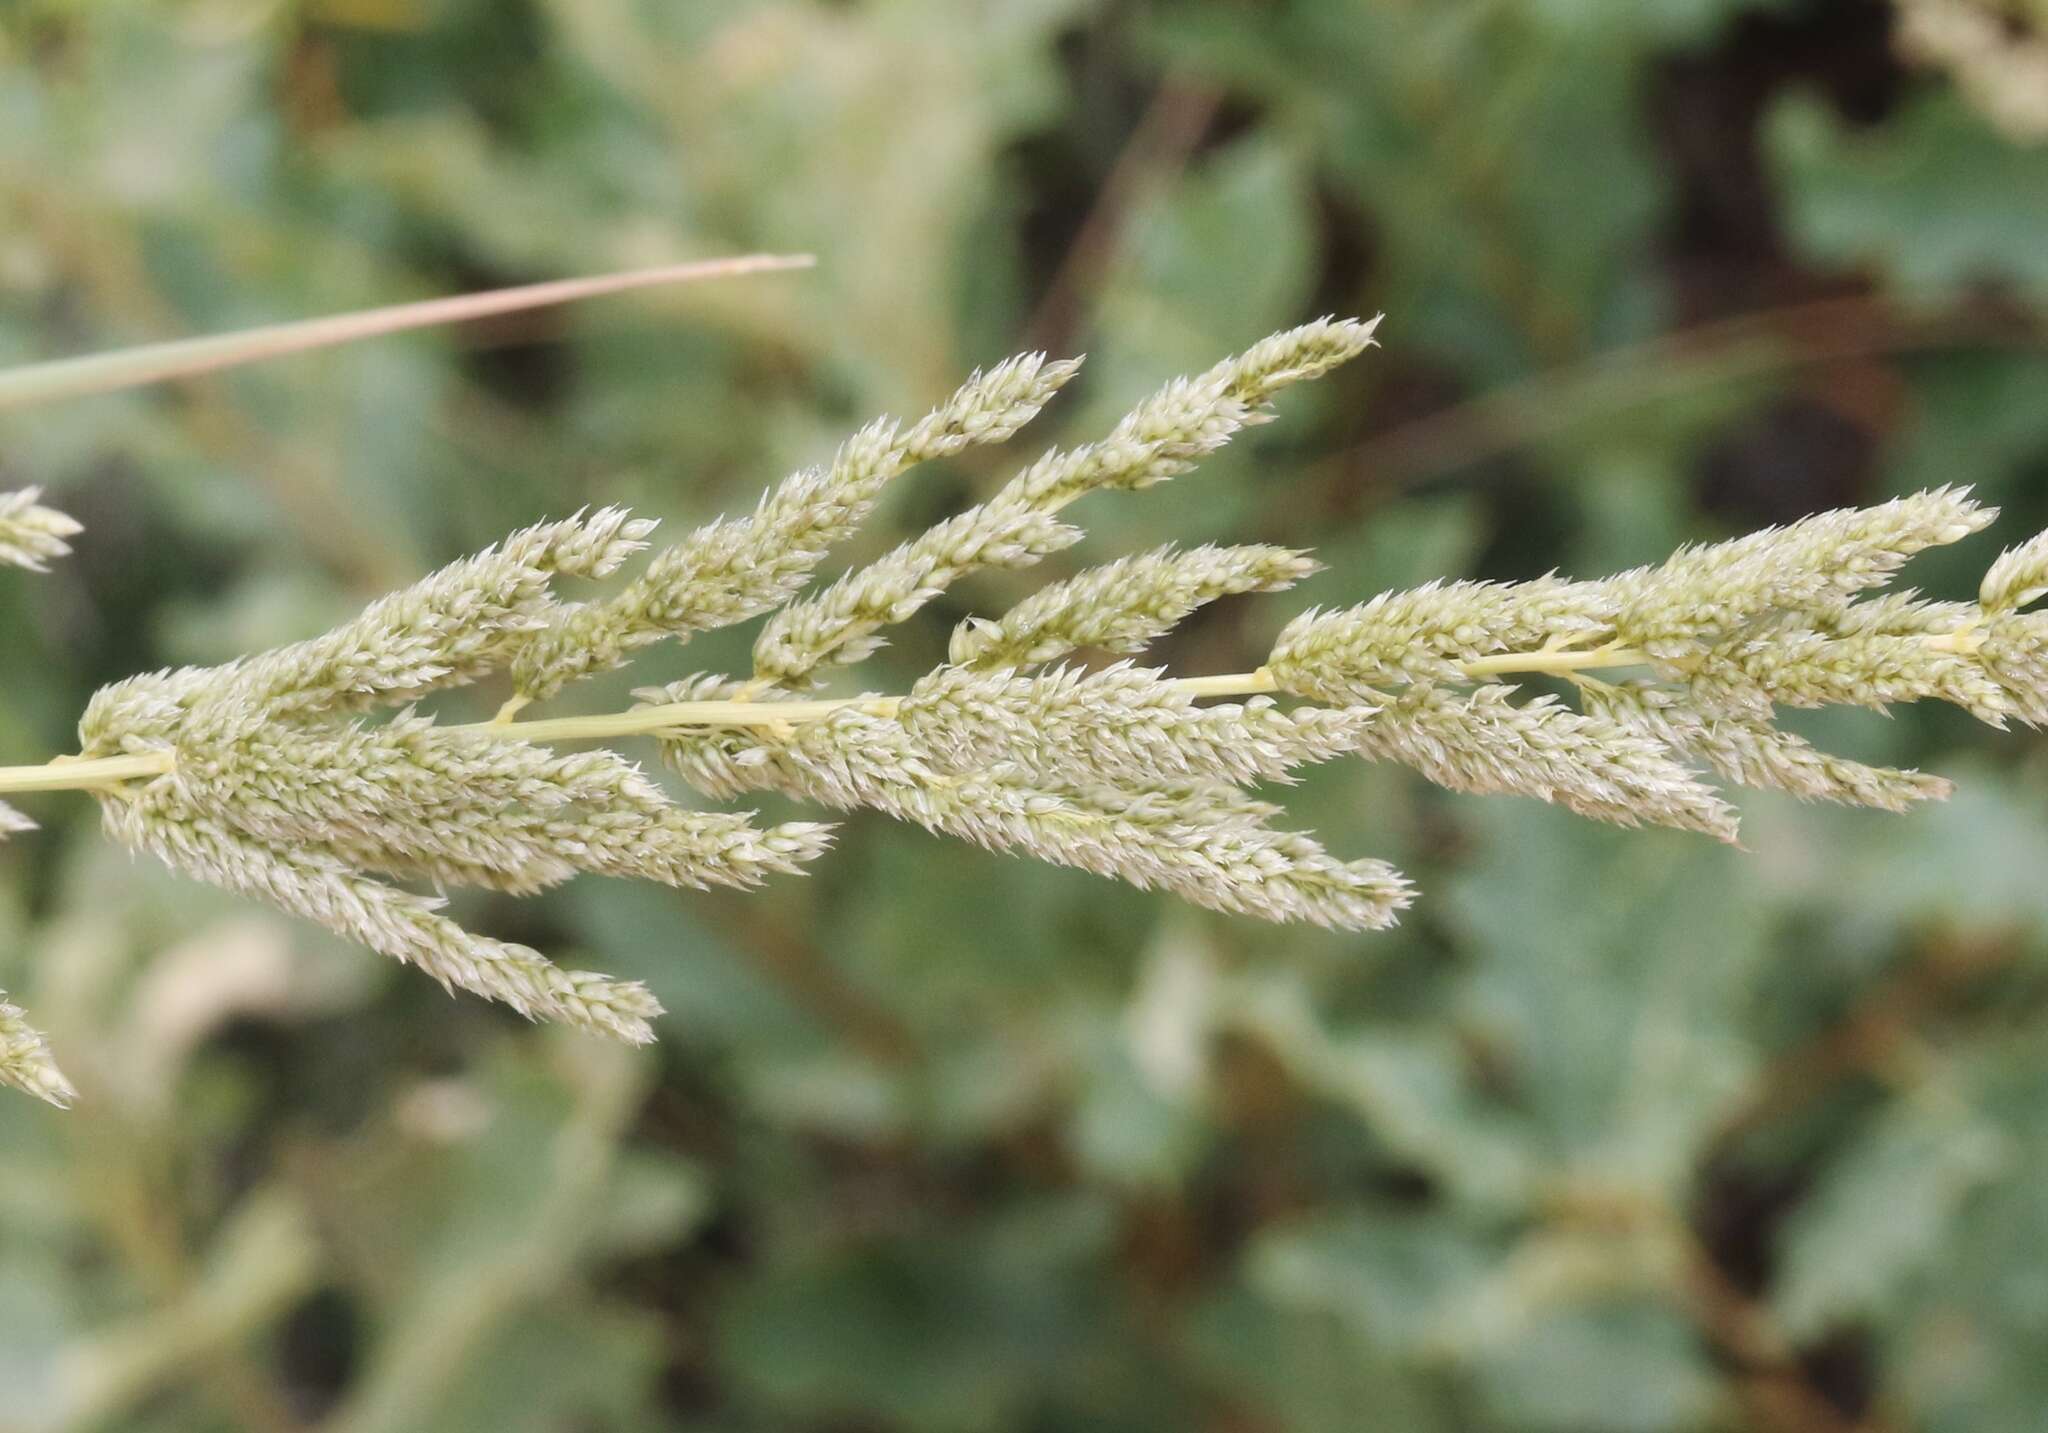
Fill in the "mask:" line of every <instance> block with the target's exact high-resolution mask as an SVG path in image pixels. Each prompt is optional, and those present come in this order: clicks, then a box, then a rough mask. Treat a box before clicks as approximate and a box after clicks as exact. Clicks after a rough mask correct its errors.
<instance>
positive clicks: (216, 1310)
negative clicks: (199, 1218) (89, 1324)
mask: <svg viewBox="0 0 2048 1433" xmlns="http://www.w3.org/2000/svg"><path fill="white" fill-rule="evenodd" d="M319 1263H320V1256H319V1250H318V1246H317V1245H316V1243H315V1242H314V1239H313V1235H312V1231H311V1229H310V1228H309V1227H308V1225H307V1223H306V1220H305V1216H304V1214H303V1212H302V1211H301V1210H300V1209H299V1208H298V1207H297V1205H296V1204H295V1203H293V1202H292V1201H291V1200H289V1199H288V1198H286V1197H285V1196H282V1195H272V1196H268V1197H261V1198H257V1199H255V1200H252V1201H251V1202H250V1203H249V1205H248V1206H247V1207H246V1208H244V1209H243V1210H242V1211H241V1213H240V1214H239V1215H238V1216H237V1217H236V1219H235V1220H234V1222H233V1223H232V1224H230V1225H229V1226H228V1228H227V1229H226V1230H224V1231H223V1232H222V1234H221V1235H220V1237H219V1239H218V1240H217V1241H216V1244H215V1246H214V1251H213V1255H212V1258H211V1259H210V1260H209V1262H208V1264H207V1267H206V1268H205V1269H204V1270H203V1271H202V1272H201V1273H200V1275H199V1278H198V1280H197V1281H196V1282H195V1283H194V1284H193V1285H192V1286H191V1287H190V1288H189V1289H187V1290H186V1291H185V1293H184V1294H183V1295H182V1296H181V1297H179V1298H177V1299H175V1300H173V1301H172V1302H170V1303H166V1304H164V1305H162V1306H160V1307H158V1308H157V1309H156V1310H155V1311H153V1312H151V1313H148V1314H145V1315H142V1316H141V1317H139V1318H137V1319H135V1320H133V1321H132V1322H130V1323H126V1324H121V1325H116V1326H115V1327H113V1328H110V1329H108V1330H106V1331H104V1332H101V1333H98V1334H95V1335H93V1336H92V1337H90V1338H89V1339H86V1340H84V1341H82V1342H80V1343H78V1344H75V1345H73V1346H72V1347H71V1348H69V1349H67V1350H65V1351H64V1352H63V1353H62V1354H61V1355H59V1361H58V1367H57V1371H56V1386H57V1400H56V1406H55V1408H54V1410H53V1411H52V1414H51V1416H50V1417H49V1418H48V1419H46V1420H45V1421H43V1422H42V1423H40V1424H37V1425H35V1426H36V1427H37V1428H39V1429H45V1428H46V1429H51V1430H62V1433H85V1430H88V1429H93V1428H99V1427H103V1426H105V1425H106V1424H107V1423H108V1422H109V1421H110V1420H112V1419H114V1418H116V1417H118V1416H119V1415H120V1414H122V1413H124V1412H126V1411H127V1410H129V1409H131V1408H132V1407H134V1405H135V1404H136V1403H138V1402H139V1401H141V1400H142V1399H144V1398H146V1397H147V1396H149V1395H150V1394H151V1393H153V1392H154V1391H155V1390H156V1389H157V1388H158V1387H160V1386H161V1385H162V1384H164V1383H165V1382H166V1381H168V1380H170V1379H173V1378H177V1377H180V1376H183V1375H189V1374H190V1372H191V1371H192V1369H193V1368H194V1367H195V1366H196V1365H203V1364H205V1363H207V1362H208V1361H209V1360H210V1358H211V1356H212V1355H213V1354H215V1353H216V1352H217V1351H220V1350H224V1349H229V1348H232V1347H234V1346H235V1345H236V1344H238V1343H239V1342H240V1341H241V1340H242V1339H244V1338H246V1337H248V1336H249V1335H250V1334H252V1333H254V1332H255V1331H256V1330H258V1329H260V1328H262V1327H263V1326H264V1325H265V1324H267V1323H269V1322H270V1321H271V1320H272V1319H274V1318H275V1317H277V1316H278V1315H279V1314H280V1313H282V1312H283V1311H284V1310H285V1309H286V1308H288V1307H289V1306H290V1305H291V1303H292V1301H293V1300H295V1299H297V1298H299V1297H301V1296H302V1295H303V1294H305V1293H306V1291H307V1290H308V1289H310V1288H311V1287H312V1285H313V1282H314V1279H315V1278H316V1277H317V1274H318V1271H319Z"/></svg>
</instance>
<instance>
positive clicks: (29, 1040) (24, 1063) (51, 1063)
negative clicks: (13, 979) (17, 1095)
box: [0, 991, 78, 1109]
mask: <svg viewBox="0 0 2048 1433" xmlns="http://www.w3.org/2000/svg"><path fill="white" fill-rule="evenodd" d="M0 1085H12V1086H13V1087H14V1088H15V1089H17V1090H20V1091H21V1092H22V1093H23V1094H29V1095H34V1096H35V1097H36V1098H37V1099H39V1100H44V1101H47V1102H48V1103H50V1104H53V1105H55V1106H57V1107H58V1108H59V1109H63V1108H64V1107H66V1106H67V1105H69V1104H71V1102H72V1101H74V1100H76V1099H77V1098H78V1091H77V1090H75V1089H73V1088H72V1086H71V1082H70V1081H69V1080H67V1079H65V1078H64V1072H63V1071H61V1070H59V1069H58V1068H57V1061H56V1059H55V1057H54V1056H52V1055H51V1054H50V1045H49V1042H48V1041H47V1040H45V1039H44V1038H43V1037H42V1035H41V1033H40V1032H38V1031H37V1030H36V1029H35V1028H34V1027H33V1026H31V1025H30V1024H29V1023H28V1016H27V1015H26V1014H24V1013H23V1012H22V1009H21V1007H20V1006H18V1005H12V1004H10V1003H8V1000H7V997H6V992H5V991H0Z"/></svg>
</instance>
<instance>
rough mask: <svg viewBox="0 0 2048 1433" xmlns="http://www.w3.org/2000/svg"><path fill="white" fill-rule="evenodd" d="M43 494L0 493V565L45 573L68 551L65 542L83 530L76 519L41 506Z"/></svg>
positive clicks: (32, 491) (36, 490)
mask: <svg viewBox="0 0 2048 1433" xmlns="http://www.w3.org/2000/svg"><path fill="white" fill-rule="evenodd" d="M42 495H43V490H42V489H41V488H23V489H21V490H20V491H19V492H12V493H0V563H5V564H6V565H7V566H9V567H26V568H27V569H28V570H29V571H31V572H46V571H48V570H49V564H50V562H51V561H52V560H53V559H56V558H59V557H62V556H64V555H65V554H66V553H68V552H70V551H71V546H70V544H69V543H67V542H66V541H65V539H66V538H69V537H76V536H78V534H79V533H81V532H83V531H84V530H85V529H84V528H83V527H81V526H80V525H79V524H78V522H77V521H76V520H75V519H73V518H71V517H68V516H66V515H65V514H63V513H61V512H58V511H57V510H56V509H55V508H46V507H44V506H43V505H42V504H41V502H40V501H39V500H40V499H41V497H42Z"/></svg>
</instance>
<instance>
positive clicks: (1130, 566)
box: [946, 546, 1319, 671]
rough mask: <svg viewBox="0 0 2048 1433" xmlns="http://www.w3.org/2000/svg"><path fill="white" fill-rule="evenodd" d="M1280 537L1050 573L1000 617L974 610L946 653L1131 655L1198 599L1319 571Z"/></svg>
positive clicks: (990, 660)
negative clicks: (1056, 576) (1093, 651)
mask: <svg viewBox="0 0 2048 1433" xmlns="http://www.w3.org/2000/svg"><path fill="white" fill-rule="evenodd" d="M1318 566H1319V564H1318V563H1316V562H1315V560H1314V559H1312V558H1310V557H1309V556H1308V555H1307V554H1306V553H1301V552H1295V551H1292V550H1291V549H1288V548H1284V547H1264V546H1244V547H1207V546H1205V547H1197V548H1193V549H1190V550H1189V551H1186V552H1176V551H1175V550H1174V549H1172V548H1170V547H1169V548H1161V549H1160V550H1159V551H1157V552H1148V553H1145V554H1143V555H1142V556H1138V557H1125V558H1120V559H1118V560H1117V561H1115V562H1109V563H1105V564H1103V565H1102V566H1100V567H1094V568H1090V569H1089V570H1088V571H1086V572H1082V573H1079V574H1077V575H1075V576H1073V577H1069V578H1067V579H1066V580H1065V581H1062V582H1053V583H1048V584H1047V585H1046V586H1044V587H1042V588H1040V589H1039V590H1038V591H1037V592H1034V593H1033V594H1031V596H1029V597H1027V598H1025V599H1024V600H1023V601H1021V602H1019V603H1018V604H1017V605H1016V606H1014V607H1012V608H1011V609H1010V610H1009V611H1007V612H1005V613H1004V614H1003V615H1002V616H1001V617H999V618H996V619H995V620H993V621H990V620H988V619H986V618H979V617H970V618H968V619H967V620H966V621H964V622H962V623H961V624H960V625H959V626H958V627H956V628H954V630H953V637H952V641H951V643H950V644H949V646H948V647H947V651H946V658H947V660H948V661H950V662H952V663H953V664H954V665H955V666H962V667H977V668H980V669H982V670H984V671H988V670H993V669H995V668H999V667H1010V668H1020V667H1035V666H1039V665H1042V664H1043V663H1046V662H1054V661H1058V660H1059V659H1060V658H1061V657H1065V656H1068V655H1069V654H1071V653H1074V652H1077V651H1080V650H1082V649H1083V648H1087V647H1094V648H1099V649H1100V650H1102V651H1105V652H1114V653H1117V654H1119V655H1124V656H1128V655H1130V654H1131V653H1134V652H1141V651H1143V650H1144V649H1145V647H1146V646H1147V645H1148V644H1150V643H1151V642H1153V641H1154V640H1156V639H1157V638H1159V637H1162V636H1164V635H1165V634H1166V633H1168V632H1170V631H1172V630H1173V629H1174V628H1175V627H1177V626H1179V625H1180V623H1181V620H1182V619H1183V618H1185V617H1186V616H1187V615H1188V614H1189V613H1191V612H1193V611H1194V610H1195V609H1196V608H1198V607H1201V606H1203V605H1205V604H1207V603H1210V602H1214V601H1215V600H1216V599H1217V598H1219V597H1228V596H1231V595H1233V594H1236V593H1242V592H1280V591H1284V590H1286V589H1287V588H1289V587H1292V586H1293V585H1294V584H1295V583H1297V582H1300V581H1302V580H1303V579H1304V578H1306V577H1309V576H1310V575H1312V574H1313V573H1314V572H1316V571H1317V569H1318Z"/></svg>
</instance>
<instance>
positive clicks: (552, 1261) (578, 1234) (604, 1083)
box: [323, 1041, 651, 1433]
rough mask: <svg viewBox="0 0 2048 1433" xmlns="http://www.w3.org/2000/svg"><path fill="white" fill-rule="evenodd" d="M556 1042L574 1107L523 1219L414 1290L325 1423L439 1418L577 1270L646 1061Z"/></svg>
mask: <svg viewBox="0 0 2048 1433" xmlns="http://www.w3.org/2000/svg"><path fill="white" fill-rule="evenodd" d="M558 1049H559V1050H560V1051H561V1053H562V1059H563V1062H564V1064H565V1065H566V1066H567V1074H568V1077H569V1080H570V1083H571V1084H572V1086H573V1087H574V1089H575V1092H576V1106H575V1108H574V1109H573V1110H572V1111H571V1112H570V1113H569V1115H568V1116H567V1118H566V1119H564V1120H563V1122H562V1125H561V1128H560V1130H559V1131H558V1132H557V1134H556V1135H555V1140H554V1146H553V1149H552V1151H551V1156H550V1158H549V1161H548V1168H547V1180H548V1183H547V1189H546V1192H545V1193H543V1194H542V1195H541V1196H540V1198H539V1199H538V1200H537V1201H536V1203H535V1204H534V1206H533V1212H532V1214H531V1216H530V1217H529V1219H528V1220H527V1222H526V1224H525V1226H524V1227H523V1228H521V1229H519V1230H517V1231H516V1232H514V1233H512V1234H509V1235H508V1236H507V1237H506V1238H505V1239H504V1240H503V1241H502V1242H501V1243H500V1244H498V1245H497V1246H496V1249H495V1252H494V1253H491V1254H480V1255H478V1256H476V1257H474V1258H471V1259H467V1260H465V1261H463V1262H462V1264H461V1265H460V1266H459V1267H456V1268H452V1269H449V1270H447V1271H445V1272H444V1273H442V1274H441V1275H440V1276H439V1277H438V1278H436V1279H435V1280H434V1281H433V1282H431V1283H430V1284H429V1285H428V1286H427V1287H426V1288H425V1289H423V1290H421V1291H419V1293H418V1295H417V1297H414V1298H411V1299H408V1300H407V1302H406V1308H407V1310H408V1312H407V1313H406V1315H405V1316H404V1317H403V1318H401V1319H399V1320H398V1321H397V1322H395V1323H394V1324H392V1325H391V1326H390V1327H389V1328H387V1329H386V1330H385V1333H384V1336H383V1337H382V1338H381V1339H380V1340H379V1342H378V1345H377V1349H376V1351H375V1352H374V1353H373V1354H372V1355H371V1357H370V1361H369V1364H368V1367H367V1368H365V1370H364V1372H363V1376H362V1378H361V1379H360V1380H359V1381H358V1382H357V1383H356V1384H355V1387H354V1392H353V1393H352V1395H351V1397H350V1398H349V1400H348V1401H347V1402H346V1403H345V1404H343V1405H342V1406H341V1407H340V1408H339V1409H337V1410H336V1411H335V1413H334V1415H333V1416H332V1417H331V1418H330V1419H329V1420H328V1421H327V1422H326V1423H325V1424H324V1425H323V1430H324V1433H412V1430H415V1429H421V1428H432V1427H434V1426H435V1417H436V1415H437V1413H438V1411H439V1407H440V1403H441V1400H442V1398H443V1397H444V1396H445V1395H446V1392H447V1389H448V1385H449V1383H450V1382H451V1380H453V1379H456V1378H458V1377H460V1376H462V1375H463V1373H464V1372H465V1370H468V1369H470V1368H472V1367H473V1366H474V1361H475V1356H476V1352H477V1350H478V1348H479V1346H480V1345H481V1344H482V1343H483V1342H484V1340H485V1339H487V1338H488V1337H489V1336H490V1335H491V1333H492V1332H493V1331H495V1330H496V1329H497V1328H498V1327H499V1326H500V1325H501V1324H503V1323H504V1322H505V1321H506V1320H507V1319H510V1318H513V1317H515V1316H517V1315H518V1314H519V1313H520V1312H521V1311H523V1310H525V1309H526V1308H528V1307H530V1306H532V1305H533V1304H535V1303H538V1302H539V1301H540V1300H542V1299H545V1298H546V1297H547V1296H548V1295H549V1293H550V1292H551V1291H553V1290H554V1289H555V1288H557V1287H558V1286H559V1285H560V1284H561V1283H562V1281H563V1280H564V1279H566V1278H567V1277H568V1276H569V1273H570V1271H571V1270H573V1269H575V1268H576V1267H577V1265H578V1262H579V1259H580V1257H581V1254H582V1251H583V1246H584V1244H585V1242H586V1241H587V1239H588V1236H589V1230H590V1210H591V1208H592V1207H593V1206H594V1205H595V1204H596V1203H597V1202H598V1200H599V1197H600V1195H601V1194H602V1192H603V1190H604V1187H605V1183H606V1181H607V1180H609V1179H610V1178H611V1173H612V1168H613V1166H614V1164H615V1163H616V1161H617V1157H618V1152H619V1145H620V1143H621V1142H622V1141H623V1140H624V1138H625V1135H626V1130H627V1127H628V1125H629V1124H630V1122H631V1120H632V1118H633V1113H634V1111H635V1110H637V1109H638V1108H639V1107H640V1102H641V1100H642V1098H643V1097H644V1096H645V1094H646V1092H647V1082H648V1078H649V1076H650V1073H651V1071H650V1069H649V1065H648V1062H647V1061H645V1060H642V1059H639V1058H636V1056H635V1055H634V1053H633V1052H632V1051H630V1050H627V1049H622V1048H619V1047H617V1046H614V1045H609V1044H604V1043H600V1042H597V1041H563V1042H562V1043H561V1044H560V1045H559V1046H558Z"/></svg>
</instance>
